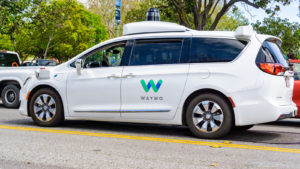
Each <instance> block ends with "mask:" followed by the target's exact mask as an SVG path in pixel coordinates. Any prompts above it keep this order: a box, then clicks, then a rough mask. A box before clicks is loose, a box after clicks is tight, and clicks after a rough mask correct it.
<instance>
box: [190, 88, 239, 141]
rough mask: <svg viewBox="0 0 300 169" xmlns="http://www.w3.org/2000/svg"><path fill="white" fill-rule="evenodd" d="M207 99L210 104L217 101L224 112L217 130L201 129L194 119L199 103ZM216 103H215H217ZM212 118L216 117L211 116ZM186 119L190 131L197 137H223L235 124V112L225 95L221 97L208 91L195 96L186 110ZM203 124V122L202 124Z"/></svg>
mask: <svg viewBox="0 0 300 169" xmlns="http://www.w3.org/2000/svg"><path fill="white" fill-rule="evenodd" d="M205 101H208V102H209V104H210V103H211V101H212V102H214V103H216V104H217V105H218V106H219V107H220V109H221V110H222V112H223V122H222V123H219V126H218V127H219V128H218V129H216V130H215V131H201V130H200V127H197V126H196V124H194V121H193V117H194V116H195V115H194V114H193V111H194V108H196V106H197V105H198V104H199V103H201V102H202V103H203V102H205ZM216 104H213V105H216ZM207 112H208V111H207ZM211 112H212V111H211ZM212 113H213V112H212ZM208 114H209V113H208ZM202 118H206V117H204V116H203V117H202ZM211 119H214V118H213V117H211ZM186 121H187V125H188V127H189V129H190V131H191V132H192V133H193V134H194V135H195V136H197V137H200V138H206V139H215V138H221V137H223V136H225V135H227V134H228V133H229V131H230V130H231V128H232V126H233V112H232V109H231V107H230V105H229V104H228V103H227V102H226V101H225V100H224V99H223V97H221V96H219V95H217V94H212V93H206V94H201V95H199V96H197V97H195V98H194V99H193V100H192V101H191V102H190V103H189V105H188V107H187V111H186ZM202 121H205V120H202ZM215 122H216V121H215ZM216 124H217V123H216ZM197 125H200V123H198V124H197ZM202 125H203V123H202V124H201V126H202ZM209 125H210V124H209ZM210 126H211V125H210ZM206 128H208V126H206Z"/></svg>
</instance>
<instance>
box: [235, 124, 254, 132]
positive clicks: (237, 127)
mask: <svg viewBox="0 0 300 169" xmlns="http://www.w3.org/2000/svg"><path fill="white" fill-rule="evenodd" d="M253 126H254V125H247V126H235V127H234V128H233V130H234V131H237V132H243V131H247V130H249V129H251V128H252V127H253Z"/></svg>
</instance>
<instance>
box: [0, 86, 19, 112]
mask: <svg viewBox="0 0 300 169" xmlns="http://www.w3.org/2000/svg"><path fill="white" fill-rule="evenodd" d="M19 94H20V89H19V88H18V87H17V86H16V85H12V84H10V85H7V86H5V87H4V88H3V90H2V93H1V98H2V102H3V105H4V106H5V107H8V108H18V107H19V105H20V101H19Z"/></svg>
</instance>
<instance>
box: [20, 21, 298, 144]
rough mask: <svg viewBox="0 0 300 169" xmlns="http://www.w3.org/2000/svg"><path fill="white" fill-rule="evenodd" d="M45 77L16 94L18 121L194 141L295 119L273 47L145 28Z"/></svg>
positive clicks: (285, 73) (248, 39)
mask: <svg viewBox="0 0 300 169" xmlns="http://www.w3.org/2000/svg"><path fill="white" fill-rule="evenodd" d="M123 32H124V33H123V36H121V37H118V38H115V39H111V40H108V41H105V42H103V43H100V44H98V45H96V46H94V47H92V48H90V49H88V50H86V51H84V52H82V53H81V54H79V55H78V56H76V57H74V58H73V59H71V60H69V61H68V62H66V63H64V64H61V65H59V66H56V67H53V68H46V69H44V68H42V69H40V70H39V71H37V72H36V75H35V76H34V77H32V78H31V79H30V80H28V81H27V82H26V84H25V85H24V87H23V88H22V90H21V106H20V113H21V114H23V115H26V116H31V118H32V119H33V120H34V122H35V123H36V124H38V125H40V126H56V125H58V124H60V123H61V122H63V120H64V119H85V120H99V121H119V122H136V123H157V124H173V125H187V126H188V127H189V129H190V130H191V132H192V133H193V134H195V135H196V136H198V137H202V138H219V137H222V136H225V135H226V134H227V133H228V132H229V131H230V130H231V129H232V128H244V129H248V128H250V127H251V126H253V125H254V124H258V123H266V122H272V121H276V120H279V119H284V118H288V117H293V116H295V113H296V110H297V107H296V105H295V104H294V103H293V101H292V92H293V82H294V79H293V72H291V71H289V68H288V63H287V62H286V60H285V59H284V57H283V54H282V52H281V50H280V47H279V45H280V43H281V40H280V39H279V38H277V37H274V36H269V35H259V34H256V33H255V32H254V31H253V30H252V27H250V26H244V27H239V28H238V29H237V30H236V31H235V32H223V31H220V32H219V31H195V30H191V29H188V28H186V27H184V26H180V25H177V24H173V23H166V22H154V21H145V22H137V23H130V24H127V25H125V26H124V31H123Z"/></svg>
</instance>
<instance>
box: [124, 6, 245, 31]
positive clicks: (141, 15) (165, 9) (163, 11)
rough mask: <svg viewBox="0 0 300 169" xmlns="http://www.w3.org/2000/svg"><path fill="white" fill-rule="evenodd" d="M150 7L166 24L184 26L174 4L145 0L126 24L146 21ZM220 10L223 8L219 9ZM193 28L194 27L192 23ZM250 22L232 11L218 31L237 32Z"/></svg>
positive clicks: (127, 17) (131, 13)
mask: <svg viewBox="0 0 300 169" xmlns="http://www.w3.org/2000/svg"><path fill="white" fill-rule="evenodd" d="M150 7H156V8H158V9H159V11H160V16H161V20H162V21H166V22H175V23H178V24H182V23H181V21H180V19H179V17H178V13H177V12H176V9H174V7H172V4H170V2H168V0H160V1H157V0H145V1H142V2H140V3H139V4H138V5H137V7H136V8H134V9H132V10H131V11H130V12H128V13H127V15H126V17H125V21H124V22H125V23H130V22H137V21H144V20H145V19H146V12H147V10H148V9H149V8H150ZM217 8H218V9H220V8H221V7H217ZM216 15H217V12H215V13H213V14H212V17H215V16H216ZM188 19H189V20H190V21H191V20H192V19H193V17H192V15H191V14H190V15H188ZM191 24H192V25H191V27H194V25H193V23H192V22H191ZM207 24H208V26H210V25H211V24H212V20H209V21H208V23H207ZM248 24H249V22H248V20H247V19H246V18H245V17H244V16H243V15H242V13H241V12H240V11H239V10H238V9H235V10H231V11H230V12H228V13H227V14H225V16H223V17H222V18H221V20H220V22H219V24H218V26H217V28H216V30H227V31H232V30H235V29H236V28H237V27H238V26H242V25H248Z"/></svg>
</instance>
